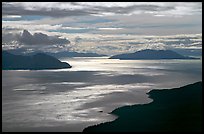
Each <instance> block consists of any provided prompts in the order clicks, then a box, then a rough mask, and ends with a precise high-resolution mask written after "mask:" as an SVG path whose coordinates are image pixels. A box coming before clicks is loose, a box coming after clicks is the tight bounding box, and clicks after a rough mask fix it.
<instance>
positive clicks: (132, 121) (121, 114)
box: [84, 82, 202, 132]
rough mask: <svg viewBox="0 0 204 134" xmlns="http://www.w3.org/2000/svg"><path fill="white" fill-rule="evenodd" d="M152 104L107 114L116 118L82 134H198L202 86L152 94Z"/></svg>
mask: <svg viewBox="0 0 204 134" xmlns="http://www.w3.org/2000/svg"><path fill="white" fill-rule="evenodd" d="M148 94H149V95H150V98H152V99H153V102H151V103H149V104H144V105H133V106H124V107H121V108H118V109H116V110H114V111H112V112H111V114H115V115H117V116H118V118H117V119H116V120H115V121H112V122H107V123H102V124H99V125H95V126H91V127H88V128H85V129H84V132H201V131H202V82H196V83H194V84H190V85H187V86H184V87H180V88H175V89H171V90H168V89H165V90H152V91H150V92H149V93H148Z"/></svg>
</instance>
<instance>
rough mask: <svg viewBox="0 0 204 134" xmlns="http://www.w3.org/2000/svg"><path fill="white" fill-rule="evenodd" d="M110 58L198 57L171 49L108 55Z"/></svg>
mask: <svg viewBox="0 0 204 134" xmlns="http://www.w3.org/2000/svg"><path fill="white" fill-rule="evenodd" d="M110 59H121V60H159V59H199V58H194V57H188V56H183V55H181V54H178V53H176V52H174V51H171V50H151V49H146V50H141V51H137V52H135V53H128V54H119V55H115V56H112V57H110Z"/></svg>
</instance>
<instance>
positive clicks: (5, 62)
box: [2, 51, 71, 70]
mask: <svg viewBox="0 0 204 134" xmlns="http://www.w3.org/2000/svg"><path fill="white" fill-rule="evenodd" d="M62 68H71V66H70V65H69V64H68V63H66V62H61V61H60V60H58V59H56V58H55V57H52V56H49V55H47V54H44V53H37V54H35V55H32V56H23V55H14V54H11V53H9V52H7V51H2V70H28V69H29V70H41V69H62Z"/></svg>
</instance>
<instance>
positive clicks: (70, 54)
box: [7, 49, 107, 58]
mask: <svg viewBox="0 0 204 134" xmlns="http://www.w3.org/2000/svg"><path fill="white" fill-rule="evenodd" d="M7 51H8V52H9V53H12V54H16V55H25V56H30V55H34V54H37V53H45V54H48V55H50V56H54V57H56V58H63V57H102V56H107V55H104V54H97V53H79V52H70V51H60V52H56V53H54V52H43V51H34V52H30V53H25V52H26V50H24V49H15V50H7Z"/></svg>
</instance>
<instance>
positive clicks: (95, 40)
mask: <svg viewBox="0 0 204 134" xmlns="http://www.w3.org/2000/svg"><path fill="white" fill-rule="evenodd" d="M2 48H3V49H5V50H6V49H17V48H24V49H25V50H27V51H34V50H42V51H53V52H55V51H65V50H69V51H77V52H96V53H101V54H108V55H113V54H118V53H126V52H134V51H137V50H141V49H146V48H150V49H192V50H194V49H200V50H201V49H202V3H201V2H186V3H185V2H164V3H162V2H146V3H145V2H3V3H2Z"/></svg>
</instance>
